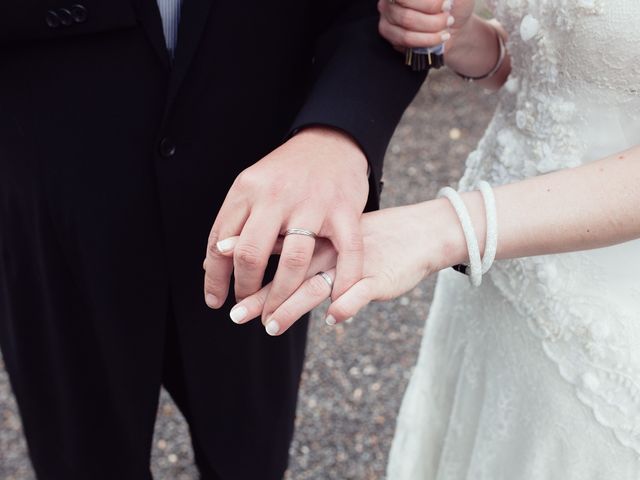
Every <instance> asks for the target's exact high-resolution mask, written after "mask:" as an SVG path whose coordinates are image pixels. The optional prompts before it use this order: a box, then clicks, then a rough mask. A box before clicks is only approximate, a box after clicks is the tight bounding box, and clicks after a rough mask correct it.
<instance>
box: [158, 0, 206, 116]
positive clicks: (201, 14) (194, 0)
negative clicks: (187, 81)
mask: <svg viewBox="0 0 640 480" xmlns="http://www.w3.org/2000/svg"><path fill="white" fill-rule="evenodd" d="M212 2H213V0H182V10H181V12H180V26H179V27H178V43H177V45H176V51H175V59H174V63H173V74H172V75H171V82H170V86H169V99H168V100H169V101H168V104H169V105H171V104H172V103H173V100H174V99H175V97H176V95H177V93H178V90H179V88H180V85H181V84H182V81H183V80H184V77H185V76H186V74H187V71H188V70H189V65H190V64H191V61H192V60H193V57H194V55H195V53H196V50H197V49H198V45H199V43H200V39H201V37H202V33H203V32H204V29H205V26H206V25H207V19H208V16H209V10H210V8H211V3H212Z"/></svg>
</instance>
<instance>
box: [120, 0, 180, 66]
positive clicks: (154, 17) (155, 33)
mask: <svg viewBox="0 0 640 480" xmlns="http://www.w3.org/2000/svg"><path fill="white" fill-rule="evenodd" d="M183 1H186V0H183ZM187 3H188V2H187ZM133 5H134V7H135V9H136V11H137V13H138V18H139V19H140V23H142V27H143V28H144V30H145V32H146V34H147V37H148V38H149V41H150V42H151V45H152V46H153V49H154V50H155V52H156V53H157V54H158V57H159V59H160V61H161V62H162V65H163V66H164V67H165V68H167V69H169V68H170V67H171V59H170V58H169V52H167V44H166V43H165V39H164V32H163V30H162V18H161V17H160V10H159V9H158V3H157V2H156V0H133Z"/></svg>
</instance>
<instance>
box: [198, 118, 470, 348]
mask: <svg viewBox="0 0 640 480" xmlns="http://www.w3.org/2000/svg"><path fill="white" fill-rule="evenodd" d="M366 172H367V161H366V159H365V157H364V155H363V153H362V151H361V150H360V148H359V147H358V146H357V145H356V144H355V142H354V141H353V140H352V139H351V138H350V137H348V136H347V135H345V134H343V133H340V132H338V131H336V130H331V129H324V128H310V129H308V130H305V131H303V132H301V133H299V134H298V135H296V136H295V137H293V138H292V139H291V140H289V142H287V143H286V144H284V145H283V146H282V147H280V148H279V149H277V150H275V151H274V152H273V153H271V154H270V155H268V156H267V157H265V158H264V159H262V160H261V161H260V162H258V163H256V164H255V165H253V166H252V167H250V168H249V169H247V170H245V172H243V173H242V174H241V175H240V176H239V177H238V179H237V180H236V182H235V183H234V185H233V186H232V188H231V189H230V191H229V194H228V196H227V198H226V200H225V202H224V204H223V206H222V208H221V210H220V212H219V214H218V217H217V218H216V220H215V223H214V225H213V228H212V230H211V234H210V237H209V242H208V247H207V254H206V259H205V261H204V269H205V288H204V294H205V301H206V303H207V305H209V307H211V308H220V307H222V305H223V304H224V301H225V299H226V297H227V295H228V290H229V279H230V276H231V272H232V270H234V271H235V293H236V301H237V304H236V305H235V306H234V307H233V309H232V310H231V318H232V319H233V320H234V321H235V322H236V323H245V322H248V321H250V320H252V319H254V318H257V317H261V319H262V323H263V325H264V326H265V329H266V331H267V333H269V334H270V335H280V334H282V333H284V332H285V331H286V330H287V329H288V328H289V327H290V326H291V325H293V324H294V323H295V322H296V321H297V320H298V319H299V318H300V317H301V316H302V315H304V314H305V313H307V312H309V311H310V310H312V309H313V308H315V307H316V306H318V305H320V304H321V303H322V302H324V301H325V300H326V299H327V298H329V297H331V306H330V307H329V310H328V314H327V323H329V324H335V323H339V322H342V321H344V320H347V319H348V318H350V317H352V316H354V315H355V314H356V313H357V312H358V311H359V310H360V309H361V308H362V307H364V306H365V305H367V304H368V303H369V302H371V301H374V300H388V299H391V298H394V297H397V296H399V295H401V294H402V293H404V292H406V291H408V290H410V289H412V288H413V287H414V286H415V285H416V284H417V283H418V282H419V281H420V280H421V279H422V278H424V277H425V276H426V275H428V274H430V273H432V272H435V271H438V270H440V269H442V268H444V267H445V266H448V265H453V264H454V263H455V262H456V261H458V260H459V258H458V257H460V256H461V257H462V258H464V254H465V253H466V249H465V248H464V243H462V244H460V242H459V241H458V240H459V236H460V232H459V226H458V224H457V218H456V217H455V213H454V212H453V211H452V210H451V208H450V206H449V205H448V203H447V202H446V200H444V201H443V200H434V201H431V202H425V203H423V204H417V205H410V206H405V207H399V208H393V209H386V210H382V211H379V212H373V213H367V214H364V215H363V214H362V213H361V212H362V210H363V209H364V206H365V203H366V199H367V195H368V179H367V174H366ZM289 228H303V229H305V230H311V231H313V232H316V233H317V234H318V238H317V239H315V240H314V239H313V238H312V237H309V236H305V235H288V236H284V237H283V236H282V234H283V233H284V232H285V231H286V230H287V229H289ZM434 232H435V233H434ZM436 233H437V234H436ZM273 253H276V254H280V260H279V264H278V269H277V271H276V274H275V277H274V279H273V281H272V282H271V283H269V284H268V285H266V286H264V287H262V281H263V276H264V272H265V268H266V266H267V261H268V259H269V257H270V255H271V254H273ZM319 272H326V273H327V274H328V275H329V276H330V277H331V279H332V280H333V288H332V289H331V287H330V286H329V284H328V282H327V281H326V280H325V278H323V277H321V276H319V275H317V274H318V273H319Z"/></svg>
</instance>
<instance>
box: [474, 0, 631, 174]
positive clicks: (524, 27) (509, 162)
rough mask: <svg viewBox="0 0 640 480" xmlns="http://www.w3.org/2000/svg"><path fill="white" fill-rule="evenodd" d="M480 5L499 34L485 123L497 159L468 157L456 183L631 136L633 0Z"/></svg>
mask: <svg viewBox="0 0 640 480" xmlns="http://www.w3.org/2000/svg"><path fill="white" fill-rule="evenodd" d="M490 3H491V4H492V7H493V8H494V10H495V12H496V16H497V18H498V19H499V20H500V22H501V23H502V24H503V25H504V27H505V28H506V29H507V31H508V32H509V42H508V49H509V52H510V54H511V58H512V73H511V76H510V78H509V80H508V81H507V83H506V85H505V86H504V88H503V89H502V91H501V93H500V95H501V102H500V106H499V108H498V111H497V113H496V118H495V119H494V123H493V124H492V125H491V127H490V130H492V129H493V130H494V132H495V135H491V134H488V135H487V136H486V137H485V140H486V142H490V143H491V145H485V146H484V150H487V149H491V150H494V151H495V158H494V160H497V162H496V163H495V164H492V165H491V166H489V165H488V164H487V162H486V161H485V162H478V158H477V157H478V155H477V154H475V155H472V156H471V157H470V159H469V167H471V168H472V169H473V170H472V171H470V172H469V175H467V178H466V179H465V181H463V186H467V187H468V186H469V185H468V184H466V181H467V180H468V179H469V180H470V179H473V178H474V177H477V176H478V175H479V172H478V171H477V170H478V169H482V170H484V171H483V172H482V174H483V175H484V176H485V177H487V176H488V175H489V174H490V175H489V176H490V177H491V178H492V179H493V180H494V181H498V182H500V183H505V182H508V181H511V180H513V179H517V178H522V177H526V176H532V175H536V174H540V173H546V172H549V171H552V170H556V169H559V168H563V167H573V166H577V165H579V164H581V163H583V162H585V161H589V160H593V159H596V158H601V157H603V156H605V155H607V154H610V153H613V152H611V151H610V150H611V147H612V146H614V145H615V146H616V147H617V149H618V150H623V149H625V148H628V147H630V146H632V145H634V144H637V143H639V142H638V141H639V140H640V47H639V45H640V28H638V25H639V22H640V2H639V1H637V0H502V1H501V0H490ZM480 150H483V146H482V145H481V148H480ZM481 163H483V164H481ZM489 167H490V171H487V169H488V168H489Z"/></svg>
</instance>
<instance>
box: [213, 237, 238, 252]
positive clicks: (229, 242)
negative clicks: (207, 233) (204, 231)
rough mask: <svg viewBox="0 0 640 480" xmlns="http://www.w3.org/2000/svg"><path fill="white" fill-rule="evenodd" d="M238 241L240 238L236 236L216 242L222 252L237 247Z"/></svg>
mask: <svg viewBox="0 0 640 480" xmlns="http://www.w3.org/2000/svg"><path fill="white" fill-rule="evenodd" d="M237 241H238V240H237V239H236V238H227V239H225V240H220V241H219V242H218V243H216V248H217V249H218V251H219V252H220V253H225V252H228V251H229V250H231V249H232V248H233V247H235V246H236V242H237Z"/></svg>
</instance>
